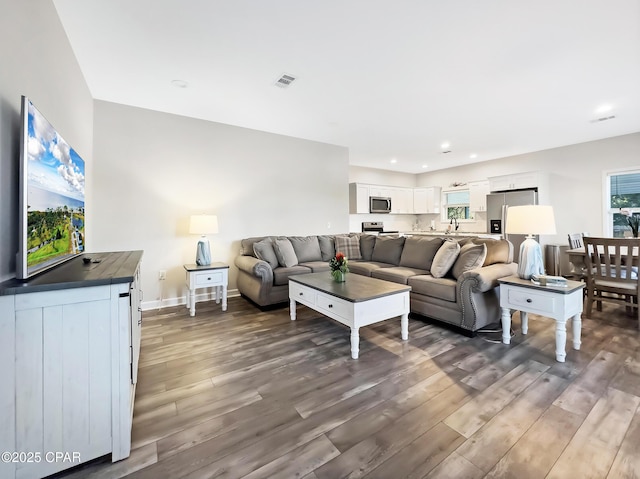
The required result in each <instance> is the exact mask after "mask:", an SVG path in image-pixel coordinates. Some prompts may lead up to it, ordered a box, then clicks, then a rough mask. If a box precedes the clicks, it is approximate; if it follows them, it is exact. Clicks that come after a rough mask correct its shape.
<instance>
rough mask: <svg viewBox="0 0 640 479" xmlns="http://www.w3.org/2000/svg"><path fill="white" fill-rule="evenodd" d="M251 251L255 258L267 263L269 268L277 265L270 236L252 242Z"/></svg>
mask: <svg viewBox="0 0 640 479" xmlns="http://www.w3.org/2000/svg"><path fill="white" fill-rule="evenodd" d="M253 252H254V254H255V255H256V258H258V259H261V260H262V261H266V262H267V263H269V266H271V269H275V268H277V267H278V257H277V256H276V252H275V251H274V249H273V241H271V239H270V238H267V239H264V240H262V241H258V242H257V243H253Z"/></svg>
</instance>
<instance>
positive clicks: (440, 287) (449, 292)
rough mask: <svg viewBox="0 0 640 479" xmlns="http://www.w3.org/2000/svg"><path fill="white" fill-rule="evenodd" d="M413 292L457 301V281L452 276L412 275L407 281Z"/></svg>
mask: <svg viewBox="0 0 640 479" xmlns="http://www.w3.org/2000/svg"><path fill="white" fill-rule="evenodd" d="M407 284H408V285H409V286H411V293H412V294H414V293H415V294H423V295H425V296H430V297H432V298H439V299H443V300H445V301H451V302H454V303H455V302H456V285H457V282H456V280H455V279H452V278H434V277H433V276H431V275H428V274H425V275H418V276H412V277H410V278H409V280H408V281H407Z"/></svg>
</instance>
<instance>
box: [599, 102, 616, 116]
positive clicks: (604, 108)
mask: <svg viewBox="0 0 640 479" xmlns="http://www.w3.org/2000/svg"><path fill="white" fill-rule="evenodd" d="M611 110H613V107H612V106H611V105H608V104H605V105H600V106H599V107H598V108H596V113H597V114H601V113H607V112H610V111H611Z"/></svg>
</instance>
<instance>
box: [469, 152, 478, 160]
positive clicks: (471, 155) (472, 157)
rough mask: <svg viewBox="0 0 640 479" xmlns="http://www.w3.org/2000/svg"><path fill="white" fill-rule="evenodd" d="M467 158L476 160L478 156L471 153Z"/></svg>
mask: <svg viewBox="0 0 640 479" xmlns="http://www.w3.org/2000/svg"><path fill="white" fill-rule="evenodd" d="M469 158H471V159H472V160H473V159H474V158H478V155H476V154H475V153H471V154H470V155H469Z"/></svg>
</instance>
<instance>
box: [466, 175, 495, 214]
mask: <svg viewBox="0 0 640 479" xmlns="http://www.w3.org/2000/svg"><path fill="white" fill-rule="evenodd" d="M468 187H469V209H470V210H471V211H487V195H488V194H489V191H490V190H489V180H482V181H470V182H469V183H468Z"/></svg>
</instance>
